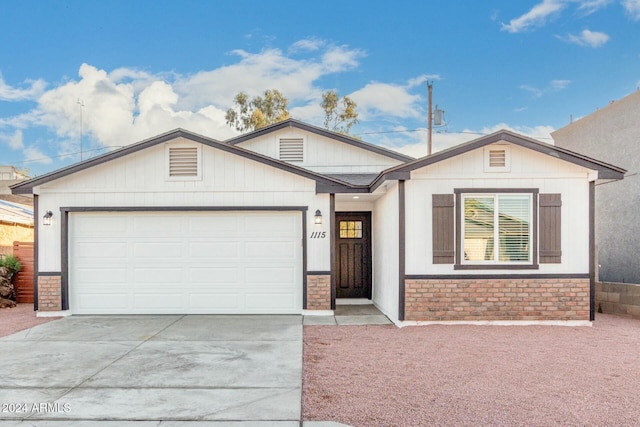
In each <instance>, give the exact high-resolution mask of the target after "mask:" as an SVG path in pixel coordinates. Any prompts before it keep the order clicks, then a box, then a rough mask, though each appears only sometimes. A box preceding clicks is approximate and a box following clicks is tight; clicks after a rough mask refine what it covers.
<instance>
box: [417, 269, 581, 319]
mask: <svg viewBox="0 0 640 427" xmlns="http://www.w3.org/2000/svg"><path fill="white" fill-rule="evenodd" d="M405 296H406V300H405V319H406V320H416V321H418V320H423V321H442V320H444V321H455V320H458V321H469V320H471V321H473V320H589V279H518V278H513V279H482V278H470V279H407V280H406V281H405Z"/></svg>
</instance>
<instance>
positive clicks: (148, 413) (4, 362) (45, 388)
mask: <svg viewBox="0 0 640 427" xmlns="http://www.w3.org/2000/svg"><path fill="white" fill-rule="evenodd" d="M0 367H2V374H1V376H0V405H2V407H0V425H2V426H5V425H10V426H13V425H19V426H23V425H25V426H26V425H29V426H31V425H35V426H58V425H92V424H93V423H91V422H81V423H70V422H69V421H72V420H87V421H91V420H101V421H106V420H111V421H113V425H120V426H122V425H128V423H127V424H124V423H122V422H121V421H123V420H135V421H138V422H137V423H136V425H143V426H144V425H149V426H157V425H158V422H157V421H160V420H164V421H166V422H163V423H161V425H162V426H179V425H180V426H181V425H184V424H185V423H184V422H188V421H213V420H218V421H220V420H223V421H228V422H225V423H213V422H207V423H206V424H212V425H216V426H221V425H230V426H231V425H233V426H243V427H244V426H254V425H255V426H267V425H268V426H299V425H300V424H299V423H300V405H301V403H300V402H301V384H302V317H301V316H210V315H188V316H180V315H176V316H90V317H88V316H73V317H69V318H65V319H61V320H58V321H55V322H51V323H47V324H44V325H40V326H36V327H34V328H32V329H28V330H26V331H22V332H19V333H17V334H14V335H10V336H7V337H4V338H2V339H0ZM53 420H58V421H60V422H61V424H59V423H58V422H52V421H53ZM118 420H121V421H118ZM21 421H25V422H24V423H23V422H21ZM26 421H28V423H27V422H26ZM141 421H150V422H149V423H141ZM151 421H154V422H151ZM236 421H253V422H250V423H239V424H238V423H236ZM196 424H199V423H196ZM203 424H205V423H203ZM100 425H104V424H102V423H100ZM188 425H193V424H192V423H188Z"/></svg>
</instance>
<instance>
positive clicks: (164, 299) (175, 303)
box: [133, 292, 184, 313]
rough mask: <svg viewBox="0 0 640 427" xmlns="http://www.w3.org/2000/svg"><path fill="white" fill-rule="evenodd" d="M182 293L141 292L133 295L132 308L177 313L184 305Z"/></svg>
mask: <svg viewBox="0 0 640 427" xmlns="http://www.w3.org/2000/svg"><path fill="white" fill-rule="evenodd" d="M182 298H183V297H182V295H180V294H175V293H172V292H165V293H160V292H153V293H150V292H143V293H135V294H134V295H133V301H134V304H133V309H134V310H136V311H143V312H150V311H153V312H158V310H159V311H160V312H164V313H177V312H180V311H181V310H182V308H183V307H184V302H183V301H182Z"/></svg>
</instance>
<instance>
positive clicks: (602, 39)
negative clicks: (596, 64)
mask: <svg viewBox="0 0 640 427" xmlns="http://www.w3.org/2000/svg"><path fill="white" fill-rule="evenodd" d="M561 38H562V37H561ZM562 39H563V40H566V41H568V42H570V43H574V44H577V45H578V46H586V47H600V46H602V45H604V44H605V43H606V42H608V41H609V36H608V35H607V34H605V33H602V32H599V31H590V30H582V32H580V34H579V35H575V34H569V35H567V36H566V37H564V38H562Z"/></svg>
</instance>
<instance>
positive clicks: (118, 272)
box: [76, 266, 128, 288]
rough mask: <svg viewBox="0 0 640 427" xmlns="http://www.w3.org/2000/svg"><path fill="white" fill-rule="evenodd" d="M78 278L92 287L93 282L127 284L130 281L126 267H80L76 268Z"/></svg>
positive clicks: (88, 286)
mask: <svg viewBox="0 0 640 427" xmlns="http://www.w3.org/2000/svg"><path fill="white" fill-rule="evenodd" d="M76 278H77V280H78V281H80V282H82V283H86V284H87V288H90V287H91V286H90V285H91V284H98V285H100V284H113V285H117V284H126V283H127V282H128V270H127V269H126V268H103V267H94V268H92V267H90V266H88V267H87V268H79V269H77V270H76Z"/></svg>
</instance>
